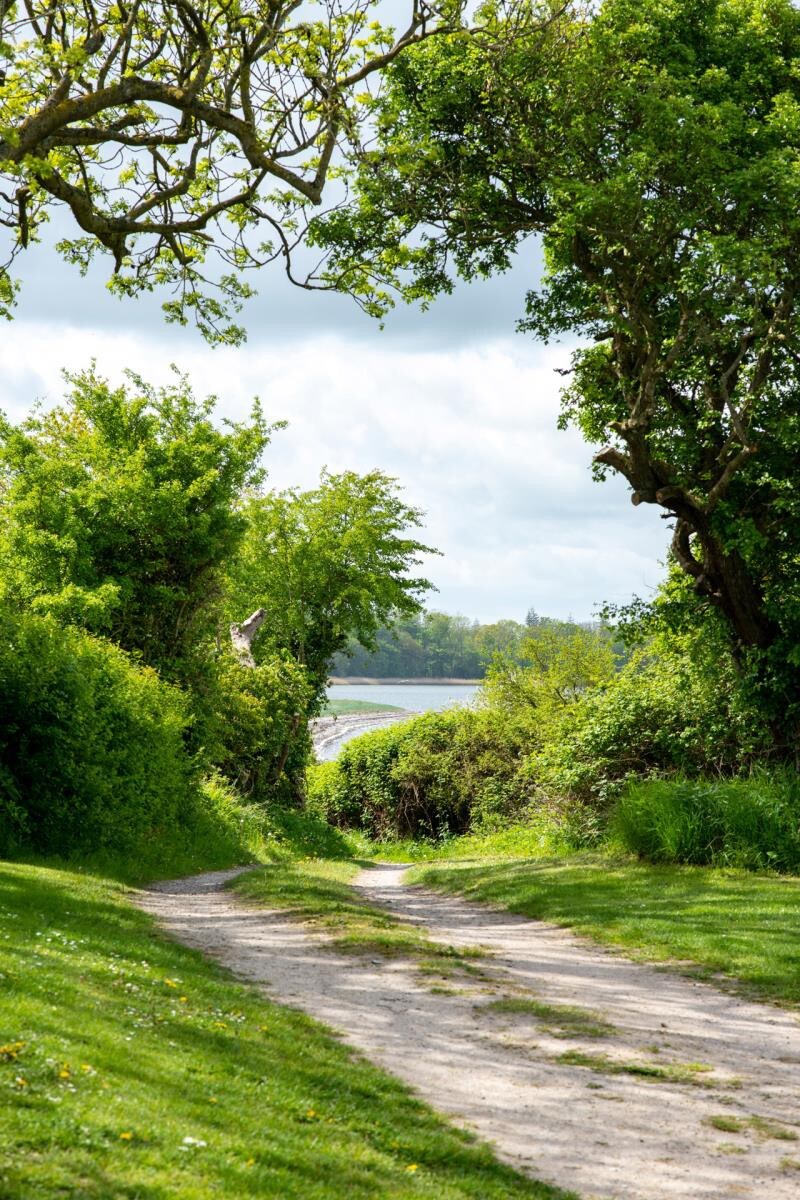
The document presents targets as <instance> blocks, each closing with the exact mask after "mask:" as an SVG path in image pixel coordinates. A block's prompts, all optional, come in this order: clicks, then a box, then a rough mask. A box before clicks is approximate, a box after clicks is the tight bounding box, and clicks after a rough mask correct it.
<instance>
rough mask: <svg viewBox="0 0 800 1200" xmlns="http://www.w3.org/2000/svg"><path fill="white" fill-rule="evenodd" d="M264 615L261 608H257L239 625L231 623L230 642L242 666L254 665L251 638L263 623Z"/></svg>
mask: <svg viewBox="0 0 800 1200" xmlns="http://www.w3.org/2000/svg"><path fill="white" fill-rule="evenodd" d="M266 615H267V614H266V613H265V612H264V609H263V608H257V609H256V611H255V612H254V613H252V615H251V616H249V617H248V618H247V620H246V621H242V623H241V624H240V625H231V642H232V644H233V649H234V652H235V654H236V657H237V658H238V659H239V662H240V663H241V664H242V666H245V667H254V666H255V665H256V660H255V659H254V658H253V638H254V637H255V636H256V634H257V633H258V631H259V629H260V628H261V626H262V625H263V624H264V618H265V617H266Z"/></svg>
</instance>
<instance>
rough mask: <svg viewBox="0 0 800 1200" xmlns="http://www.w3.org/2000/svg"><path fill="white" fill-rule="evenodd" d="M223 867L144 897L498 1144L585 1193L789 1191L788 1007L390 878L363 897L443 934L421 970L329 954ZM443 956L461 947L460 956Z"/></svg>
mask: <svg viewBox="0 0 800 1200" xmlns="http://www.w3.org/2000/svg"><path fill="white" fill-rule="evenodd" d="M235 874H236V872H216V873H213V874H208V875H201V876H196V877H195V878H193V879H188V880H180V881H176V882H173V883H167V884H160V885H156V887H155V888H154V889H152V890H150V891H149V892H147V893H145V894H144V895H143V897H142V903H143V905H144V907H146V908H147V909H148V910H149V911H150V912H152V913H154V914H155V915H156V916H157V917H158V918H160V920H161V921H162V923H163V924H164V925H165V926H166V927H167V929H168V930H169V931H170V932H171V933H172V934H173V935H174V936H175V937H177V938H179V939H180V940H181V941H183V942H185V943H186V944H188V945H190V946H193V947H196V948H198V949H200V950H203V951H204V952H206V953H207V954H209V955H211V956H213V957H214V958H215V959H217V960H218V961H220V962H221V963H223V964H224V965H226V966H227V967H229V968H231V969H232V970H233V971H234V972H236V974H237V975H239V976H243V977H244V978H246V979H249V980H251V981H253V982H256V983H258V984H260V985H262V986H265V987H266V988H267V989H268V993H269V996H270V997H271V998H272V999H274V1000H276V1001H279V1002H282V1003H285V1004H289V1005H294V1006H296V1007H298V1008H301V1009H303V1010H305V1011H306V1012H307V1013H310V1014H311V1015H312V1016H314V1017H317V1018H318V1019H319V1020H321V1021H323V1022H325V1024H327V1025H329V1026H332V1027H334V1028H335V1029H337V1030H339V1031H340V1032H341V1033H342V1034H343V1036H344V1037H345V1038H346V1039H347V1041H348V1042H349V1043H351V1044H352V1045H353V1046H355V1047H357V1048H358V1049H359V1050H361V1051H363V1052H364V1053H365V1054H366V1055H367V1056H368V1057H369V1058H371V1059H372V1060H373V1061H375V1062H377V1063H379V1064H380V1065H381V1066H383V1067H384V1068H386V1069H388V1070H389V1071H391V1072H392V1073H393V1074H395V1075H396V1076H398V1077H400V1078H401V1079H403V1080H405V1081H406V1083H408V1084H410V1085H411V1086H412V1087H413V1088H414V1089H416V1091H417V1092H418V1093H419V1094H420V1095H421V1096H422V1097H423V1098H424V1099H425V1100H427V1101H428V1102H429V1103H431V1104H432V1105H433V1106H434V1107H435V1108H437V1109H438V1110H439V1111H440V1112H443V1113H445V1114H447V1115H448V1116H450V1117H452V1118H453V1119H454V1120H455V1121H456V1122H458V1123H459V1124H461V1125H462V1126H465V1127H468V1128H470V1129H472V1130H474V1131H475V1132H476V1133H477V1134H478V1135H479V1136H480V1137H482V1138H484V1139H487V1140H488V1141H490V1142H491V1143H492V1144H493V1145H494V1147H495V1149H496V1151H497V1153H498V1156H499V1157H501V1158H502V1159H504V1160H505V1161H506V1162H508V1163H510V1164H512V1165H513V1166H515V1167H516V1168H518V1169H519V1170H521V1171H524V1172H526V1173H528V1174H530V1175H532V1176H534V1177H536V1178H538V1179H541V1180H544V1181H547V1182H549V1183H552V1184H556V1185H559V1186H561V1187H563V1188H567V1189H574V1191H575V1192H577V1193H578V1194H579V1195H580V1196H581V1197H583V1198H585V1200H589V1198H590V1197H613V1198H614V1200H627V1198H631V1200H632V1198H634V1197H635V1198H636V1200H661V1198H662V1197H664V1198H666V1197H670V1198H673V1197H686V1198H687V1200H689V1198H690V1197H691V1200H706V1198H707V1200H711V1198H714V1200H718V1198H720V1197H729V1196H730V1197H741V1196H753V1197H759V1198H763V1197H764V1196H769V1197H770V1198H771V1200H782V1198H784V1197H785V1198H786V1200H790V1198H792V1200H796V1197H797V1194H798V1185H799V1184H800V1169H798V1168H800V1141H798V1140H797V1139H798V1136H800V1022H798V1018H797V1016H796V1015H794V1014H793V1013H790V1012H786V1011H782V1010H780V1009H777V1008H771V1007H769V1006H767V1005H761V1004H755V1003H750V1002H748V1001H746V1000H744V999H741V998H739V997H736V996H733V995H730V994H726V993H725V992H723V991H720V990H717V989H716V988H715V987H713V986H710V985H709V984H705V983H698V982H694V981H692V980H691V979H689V978H686V977H684V976H681V975H678V974H676V973H675V972H674V971H669V970H664V969H658V968H654V967H651V966H645V965H642V964H639V963H633V962H631V961H629V960H627V959H625V958H622V957H620V956H618V955H616V954H612V953H608V952H605V951H603V950H602V949H599V948H597V947H596V946H594V945H591V944H589V943H587V942H584V941H582V940H581V939H579V938H577V937H575V936H574V935H572V934H571V933H568V932H566V931H565V930H563V929H559V928H556V927H553V926H549V925H546V924H543V923H540V922H536V921H531V920H528V919H526V918H523V917H517V916H513V915H510V914H508V913H506V912H500V911H496V910H494V909H492V908H488V907H484V906H479V905H474V904H468V903H466V902H464V901H461V900H458V899H454V898H451V897H444V896H440V895H437V894H434V893H431V892H429V891H427V890H423V889H421V888H418V887H409V886H406V885H404V883H403V868H402V867H397V866H394V865H392V866H383V865H379V866H377V867H375V868H371V869H368V870H365V871H364V872H363V873H362V874H361V875H360V876H359V877H358V879H357V880H356V881H355V885H354V886H356V887H357V888H359V889H361V890H362V892H363V893H364V894H365V895H366V896H368V897H369V898H370V899H371V900H373V901H377V902H378V903H380V904H381V905H385V906H388V907H390V908H391V910H392V911H393V912H394V914H395V915H396V916H398V917H400V918H401V919H403V920H405V921H409V922H413V923H414V924H415V925H418V926H421V927H423V928H424V929H425V930H426V931H427V933H428V935H429V936H430V937H431V938H433V939H434V940H435V941H441V942H444V943H446V944H448V945H451V946H453V947H455V948H456V949H458V948H464V947H467V946H475V944H476V943H477V944H482V945H484V946H486V947H490V948H491V953H488V954H487V955H486V956H485V957H484V958H481V959H476V958H470V959H467V960H458V959H454V962H455V964H456V965H455V968H454V969H455V974H453V975H451V976H450V977H449V979H447V980H444V979H440V980H435V979H433V978H432V977H431V976H428V977H427V978H426V977H425V976H423V975H421V974H420V972H419V970H418V968H416V967H415V966H414V964H413V963H409V962H402V961H397V960H391V959H378V958H371V957H367V958H364V957H360V956H353V955H346V954H342V953H340V952H338V951H334V950H332V949H330V948H327V949H326V947H325V945H324V940H325V938H324V935H322V934H320V933H319V932H314V933H313V934H312V933H310V932H309V930H308V928H307V927H305V926H304V925H303V924H302V922H300V921H298V920H295V919H291V918H288V917H287V916H286V915H285V914H282V913H280V912H273V911H267V910H265V909H263V908H262V909H259V908H255V907H253V906H252V905H250V904H245V903H244V902H242V901H241V900H239V899H238V898H237V897H236V896H235V895H234V894H232V893H231V892H229V891H227V890H226V889H225V884H226V882H227V881H228V880H229V879H231V878H232V876H233V875H235ZM459 962H460V964H461V965H459Z"/></svg>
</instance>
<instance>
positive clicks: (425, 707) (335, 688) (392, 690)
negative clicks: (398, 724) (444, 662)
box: [328, 682, 478, 713]
mask: <svg viewBox="0 0 800 1200" xmlns="http://www.w3.org/2000/svg"><path fill="white" fill-rule="evenodd" d="M477 690H478V689H477V686H476V684H474V683H394V682H390V683H332V684H331V685H330V687H329V688H328V697H329V699H331V700H365V701H366V702H367V703H368V704H393V705H395V707H396V708H404V709H405V710H406V711H407V712H417V713H420V712H430V711H431V710H434V711H437V712H438V711H441V709H443V708H450V707H451V705H453V704H466V703H467V702H468V701H469V700H471V699H472V697H473V696H474V695H475V693H476V691H477Z"/></svg>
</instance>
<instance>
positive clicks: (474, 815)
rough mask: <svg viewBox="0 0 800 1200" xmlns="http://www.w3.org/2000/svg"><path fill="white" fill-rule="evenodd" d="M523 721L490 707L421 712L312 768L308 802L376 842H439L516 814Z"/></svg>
mask: <svg viewBox="0 0 800 1200" xmlns="http://www.w3.org/2000/svg"><path fill="white" fill-rule="evenodd" d="M530 740H531V728H530V726H529V725H527V724H525V722H524V721H522V720H520V719H518V720H517V721H513V720H509V717H508V715H507V714H506V713H501V712H498V711H496V710H492V709H477V710H473V709H454V710H448V711H445V712H431V713H425V714H424V715H423V716H420V717H415V718H414V719H413V720H411V721H407V722H404V723H403V724H400V725H392V726H390V727H389V728H387V729H378V730H375V731H373V732H372V733H368V734H364V735H362V736H361V737H359V738H355V739H353V740H352V741H351V742H348V743H346V745H345V746H344V747H343V748H342V750H341V751H340V752H339V755H338V757H337V759H336V761H335V762H333V763H325V764H322V765H321V766H319V767H315V768H313V770H312V772H311V774H310V780H309V788H308V804H309V807H310V808H311V810H312V811H316V812H320V813H321V814H322V815H324V816H325V817H326V818H327V820H329V821H331V822H332V823H333V824H334V825H341V826H343V827H344V828H356V829H366V830H367V831H368V832H369V833H370V834H371V835H372V836H374V837H378V838H391V837H401V838H402V837H408V836H410V837H444V836H448V835H450V834H455V833H464V832H465V831H467V830H468V829H471V828H475V827H483V828H491V827H493V826H494V825H495V824H496V823H497V822H498V821H500V822H504V821H505V820H506V819H507V818H508V817H510V816H513V815H515V814H516V815H518V814H519V813H520V812H521V811H522V810H523V809H524V808H525V806H526V800H527V799H528V793H527V788H526V786H525V784H524V782H523V783H521V782H520V778H519V772H520V768H521V766H522V764H523V760H524V754H525V751H526V748H527V746H528V745H529V743H530Z"/></svg>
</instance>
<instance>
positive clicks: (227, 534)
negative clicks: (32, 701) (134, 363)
mask: <svg viewBox="0 0 800 1200" xmlns="http://www.w3.org/2000/svg"><path fill="white" fill-rule="evenodd" d="M66 379H67V383H68V384H69V385H70V391H69V393H68V395H67V397H66V399H65V400H64V402H63V403H62V404H61V405H58V406H56V407H55V408H52V409H50V410H47V411H45V410H42V409H38V410H34V412H33V413H32V415H31V416H29V417H28V418H27V419H26V420H24V421H22V422H21V423H20V424H19V425H16V426H14V425H11V424H9V423H7V422H2V421H0V492H1V493H2V504H1V505H0V567H2V572H1V574H0V596H2V597H4V598H5V599H6V600H7V602H8V603H10V604H14V605H20V606H24V607H28V608H30V609H31V610H32V611H36V612H40V613H51V614H52V615H54V616H56V617H57V618H58V619H59V620H60V621H61V622H62V623H63V624H73V625H79V626H81V627H84V628H87V629H90V630H92V631H93V632H96V633H102V634H103V635H104V636H107V637H109V638H110V639H111V640H112V641H113V642H115V643H116V644H117V645H119V646H122V647H123V649H125V650H130V651H132V652H134V653H135V654H137V655H138V656H139V657H140V658H141V660H142V661H143V662H144V663H146V664H147V665H148V666H151V667H155V668H156V670H158V671H159V673H160V674H161V675H162V676H164V678H167V679H171V680H173V681H176V682H179V683H182V684H187V683H188V684H191V683H192V682H193V680H194V672H195V670H196V669H197V661H196V660H197V655H198V647H202V646H203V645H205V644H206V643H208V642H210V641H211V640H212V639H213V637H214V634H215V633H216V631H217V624H218V620H219V615H220V608H221V598H222V573H223V569H224V566H225V564H226V563H227V562H228V561H229V559H230V558H231V556H232V555H233V553H234V552H235V550H236V547H237V546H238V544H239V541H240V540H241V538H242V536H243V535H244V532H245V529H246V526H247V522H246V520H245V518H244V516H243V515H242V513H241V512H240V511H239V510H238V505H239V499H240V496H241V494H242V491H243V489H246V488H247V487H249V486H252V485H255V484H257V483H258V482H259V481H260V480H261V478H262V477H263V472H262V471H261V470H260V468H259V459H260V457H261V454H262V452H263V450H264V448H265V446H266V445H267V443H268V441H269V436H270V432H271V429H270V427H269V426H268V425H267V424H266V423H265V421H264V419H263V417H262V415H261V411H260V409H259V407H258V405H255V406H254V409H253V413H252V417H251V420H250V422H249V423H242V424H233V423H230V422H227V423H226V424H225V425H224V426H223V427H222V428H219V427H218V426H217V425H215V424H214V422H213V420H212V417H213V409H214V403H215V401H214V397H209V398H207V399H205V400H199V399H197V398H196V397H195V396H194V395H193V393H192V390H191V387H190V386H189V383H188V381H187V380H186V379H185V378H184V377H182V376H177V377H176V379H175V382H174V383H172V384H171V385H170V386H167V387H162V388H154V387H151V386H150V385H148V384H147V383H145V382H144V381H143V380H142V379H141V378H140V377H139V376H138V375H135V374H133V373H129V374H128V381H127V384H126V385H123V386H122V387H116V388H115V387H112V386H111V385H110V384H109V383H108V381H107V380H105V379H103V378H101V377H100V376H99V375H97V373H96V372H95V371H94V369H93V368H92V369H90V370H88V371H83V372H80V373H79V374H76V375H67V376H66ZM242 615H244V614H240V615H239V617H238V618H237V619H241V616H242Z"/></svg>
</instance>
